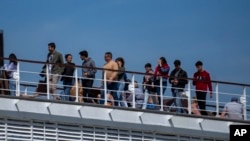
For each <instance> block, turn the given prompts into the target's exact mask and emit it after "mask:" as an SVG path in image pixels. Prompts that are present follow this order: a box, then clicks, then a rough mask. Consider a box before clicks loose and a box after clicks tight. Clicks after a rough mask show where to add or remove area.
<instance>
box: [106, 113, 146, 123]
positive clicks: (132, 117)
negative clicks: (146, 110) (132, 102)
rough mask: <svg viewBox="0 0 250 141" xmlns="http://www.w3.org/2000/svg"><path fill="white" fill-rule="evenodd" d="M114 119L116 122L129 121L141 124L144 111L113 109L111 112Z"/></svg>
mask: <svg viewBox="0 0 250 141" xmlns="http://www.w3.org/2000/svg"><path fill="white" fill-rule="evenodd" d="M110 114H111V117H112V120H113V121H116V122H127V123H137V124H141V120H140V116H141V115H142V112H135V111H125V110H113V111H111V112H110Z"/></svg>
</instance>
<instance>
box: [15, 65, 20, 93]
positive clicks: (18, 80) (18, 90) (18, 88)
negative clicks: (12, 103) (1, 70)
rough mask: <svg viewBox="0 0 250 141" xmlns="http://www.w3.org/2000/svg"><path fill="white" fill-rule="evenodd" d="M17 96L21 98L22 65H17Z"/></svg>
mask: <svg viewBox="0 0 250 141" xmlns="http://www.w3.org/2000/svg"><path fill="white" fill-rule="evenodd" d="M16 75H17V76H16V79H17V80H16V96H20V63H19V62H18V63H17V74H16Z"/></svg>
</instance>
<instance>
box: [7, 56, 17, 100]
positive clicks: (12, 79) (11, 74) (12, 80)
mask: <svg viewBox="0 0 250 141" xmlns="http://www.w3.org/2000/svg"><path fill="white" fill-rule="evenodd" d="M9 60H10V62H9V64H5V66H4V69H5V70H6V72H7V75H8V78H9V89H10V95H11V96H16V72H17V63H18V62H17V57H16V55H15V54H14V53H11V54H10V55H9Z"/></svg>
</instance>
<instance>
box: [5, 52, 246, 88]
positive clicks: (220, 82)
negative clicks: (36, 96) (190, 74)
mask: <svg viewBox="0 0 250 141" xmlns="http://www.w3.org/2000/svg"><path fill="white" fill-rule="evenodd" d="M0 60H10V59H9V58H5V57H0ZM15 61H19V62H26V63H35V64H44V65H45V64H52V65H60V66H66V65H65V64H58V63H48V62H43V61H34V60H25V59H17V60H15ZM67 66H69V65H67ZM72 67H77V68H92V69H93V67H83V66H79V65H76V66H72ZM94 69H96V70H102V71H103V70H106V71H117V72H119V70H112V69H104V68H100V67H95V68H94ZM125 72H126V73H131V74H139V75H149V74H146V73H143V72H136V71H125ZM169 78H177V77H169ZM178 78H180V77H178ZM180 79H182V78H180ZM183 79H187V80H193V78H183ZM211 82H212V83H219V84H227V85H237V86H247V87H250V84H244V83H236V82H226V81H218V80H211Z"/></svg>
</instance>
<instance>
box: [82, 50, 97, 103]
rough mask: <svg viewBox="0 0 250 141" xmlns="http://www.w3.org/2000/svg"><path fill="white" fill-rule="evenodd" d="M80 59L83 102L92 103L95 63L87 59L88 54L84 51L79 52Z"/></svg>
mask: <svg viewBox="0 0 250 141" xmlns="http://www.w3.org/2000/svg"><path fill="white" fill-rule="evenodd" d="M79 54H80V57H81V59H82V60H83V63H82V67H83V68H82V77H83V79H82V87H83V88H82V89H83V97H84V102H92V101H93V100H94V99H93V98H94V97H95V96H93V95H92V93H91V89H92V87H93V83H94V79H95V74H96V69H95V68H96V66H95V61H94V60H93V59H92V58H90V57H89V55H88V52H87V51H86V50H83V51H81V52H80V53H79Z"/></svg>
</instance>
